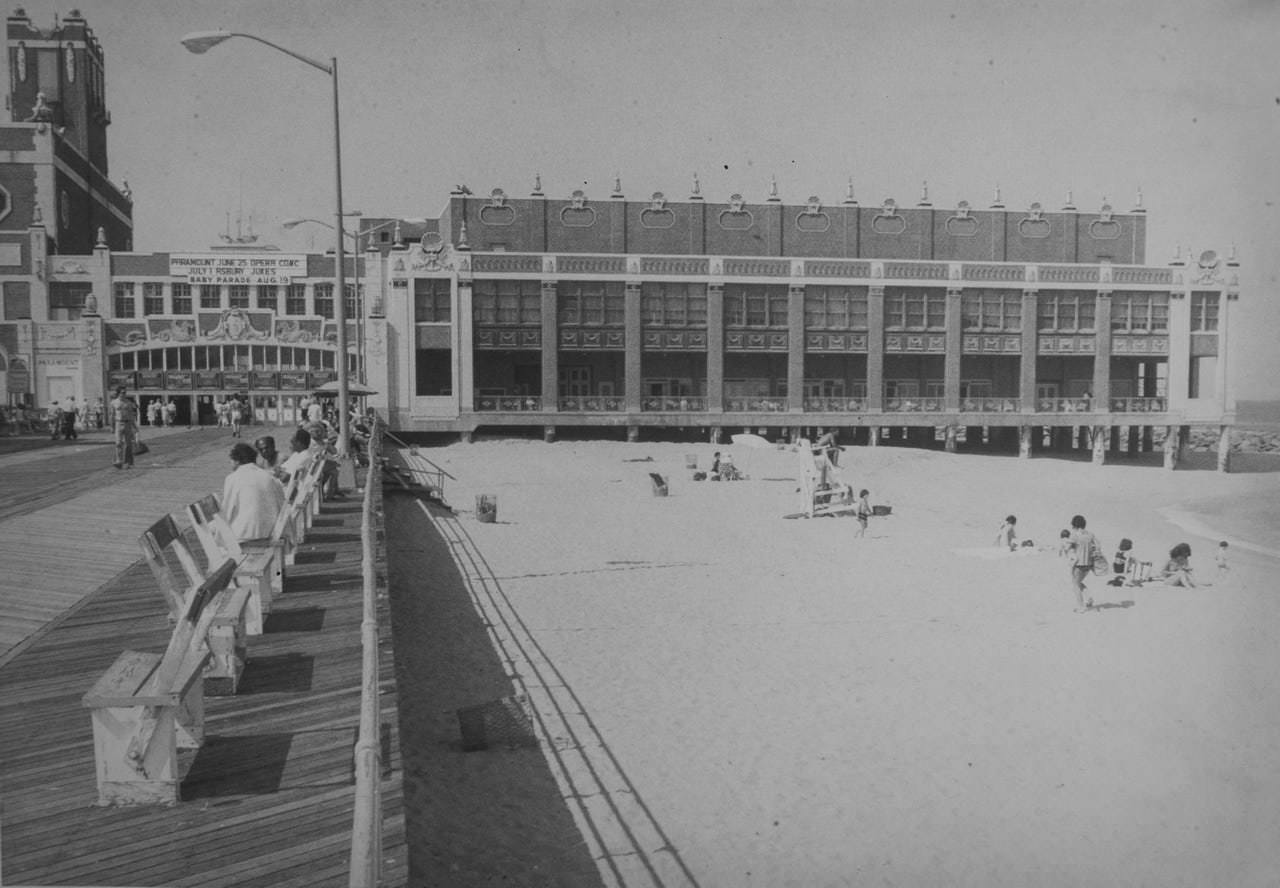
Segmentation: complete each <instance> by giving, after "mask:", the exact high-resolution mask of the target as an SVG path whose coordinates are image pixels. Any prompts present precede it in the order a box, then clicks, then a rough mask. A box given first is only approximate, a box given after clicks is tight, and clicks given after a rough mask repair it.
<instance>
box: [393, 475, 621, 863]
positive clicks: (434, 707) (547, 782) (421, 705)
mask: <svg viewBox="0 0 1280 888" xmlns="http://www.w3.org/2000/svg"><path fill="white" fill-rule="evenodd" d="M384 504H385V513H386V526H387V561H388V576H389V581H390V591H391V609H392V617H393V619H392V625H393V627H394V635H395V638H394V644H395V651H396V683H397V687H398V689H399V694H400V730H401V748H402V755H403V770H404V797H405V798H404V804H405V833H406V843H407V845H408V849H409V882H410V884H411V885H449V886H451V888H468V886H490V885H506V884H519V885H529V886H544V885H545V886H555V888H577V886H581V888H596V886H600V885H602V882H601V878H600V874H599V872H598V870H597V868H596V865H595V863H594V862H593V861H592V859H591V856H590V854H589V852H588V849H587V846H586V844H585V842H584V841H583V838H582V835H581V833H580V832H579V829H578V827H577V825H576V824H575V822H574V819H573V816H572V815H571V813H570V811H569V809H568V807H567V805H566V803H565V800H564V799H563V798H562V796H561V792H560V789H559V788H558V786H557V784H556V780H555V778H554V776H553V775H552V773H551V771H550V769H549V768H548V766H547V762H546V759H545V758H544V757H543V754H542V752H541V751H540V750H539V749H537V748H511V749H509V748H504V747H500V746H495V747H492V748H489V749H486V750H481V751H474V752H465V751H463V748H462V740H461V735H460V731H459V725H458V718H457V710H458V709H459V708H462V707H466V706H473V705H477V704H482V703H485V702H488V701H491V700H495V699H497V698H500V697H507V696H510V695H512V694H514V693H515V692H516V691H515V688H514V686H513V684H512V682H511V680H510V678H509V677H508V675H507V672H506V670H505V668H504V666H503V664H502V662H501V661H500V660H499V659H498V657H497V655H496V653H495V652H494V649H493V644H492V642H491V640H490V638H489V635H488V631H487V628H486V626H485V625H484V623H483V621H482V619H481V617H480V616H479V615H478V614H477V613H476V610H475V607H474V605H473V603H472V600H471V597H470V595H469V592H468V589H467V585H466V583H465V581H464V579H463V577H462V576H461V575H460V574H459V573H458V569H457V567H456V565H455V563H454V561H453V559H452V557H451V556H450V553H449V549H448V547H447V545H446V544H445V542H444V541H443V540H442V539H441V538H440V536H439V534H438V533H437V532H436V531H435V529H434V528H433V527H432V525H431V522H430V520H429V519H428V517H427V516H426V515H425V514H424V513H423V512H422V509H421V507H420V506H419V505H418V503H417V501H416V500H414V499H412V498H410V497H407V496H402V495H388V496H387V497H386V499H385V501H384ZM429 508H436V507H435V506H430V507H429Z"/></svg>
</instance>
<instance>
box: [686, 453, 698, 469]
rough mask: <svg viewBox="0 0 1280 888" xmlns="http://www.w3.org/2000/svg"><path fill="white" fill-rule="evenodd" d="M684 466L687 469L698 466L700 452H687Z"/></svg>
mask: <svg viewBox="0 0 1280 888" xmlns="http://www.w3.org/2000/svg"><path fill="white" fill-rule="evenodd" d="M684 467H685V468H686V469H696V468H697V467H698V454H696V453H686V454H685V455H684Z"/></svg>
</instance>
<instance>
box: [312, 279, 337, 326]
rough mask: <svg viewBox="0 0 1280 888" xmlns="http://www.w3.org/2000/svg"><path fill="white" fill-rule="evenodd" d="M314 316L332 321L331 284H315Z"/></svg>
mask: <svg viewBox="0 0 1280 888" xmlns="http://www.w3.org/2000/svg"><path fill="white" fill-rule="evenodd" d="M315 298H316V314H318V315H320V317H322V318H329V319H330V320H332V319H333V284H316V287H315Z"/></svg>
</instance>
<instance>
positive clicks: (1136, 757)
mask: <svg viewBox="0 0 1280 888" xmlns="http://www.w3.org/2000/svg"><path fill="white" fill-rule="evenodd" d="M716 449H719V450H722V451H723V450H733V453H734V458H735V460H736V462H737V464H738V466H739V467H740V468H741V469H743V470H745V471H746V472H747V473H748V475H749V476H750V479H749V480H747V481H742V482H735V483H712V482H708V481H703V482H694V481H692V480H691V475H692V472H691V471H690V470H688V469H687V468H686V455H687V454H695V455H696V456H697V458H698V461H699V465H700V466H701V467H704V468H705V466H706V465H708V464H709V462H710V460H711V455H712V453H713V451H714V450H716ZM423 453H424V454H425V455H426V456H427V457H429V458H430V459H431V460H433V461H434V462H436V463H437V464H438V465H440V466H441V467H442V468H444V469H446V470H447V471H448V472H450V473H451V474H452V475H454V476H455V477H456V479H457V480H456V481H450V482H448V484H447V486H446V495H447V499H448V501H449V503H450V504H451V505H452V506H454V508H455V510H456V515H455V516H454V517H452V518H448V519H443V520H441V519H435V521H434V524H433V527H434V530H435V532H436V533H437V534H441V535H442V536H443V538H444V539H445V543H446V544H445V545H440V544H439V542H438V541H437V542H436V543H433V544H432V548H431V552H430V553H429V554H430V558H432V559H434V560H433V561H432V563H433V564H435V565H438V571H439V572H440V573H441V574H443V573H444V572H446V571H447V570H454V571H456V573H457V575H458V576H459V577H460V578H461V581H462V587H464V588H465V589H466V590H467V593H468V594H469V595H470V596H471V605H472V607H473V609H474V612H473V613H471V614H466V613H464V611H465V610H466V608H463V609H462V610H460V611H458V612H457V613H455V614H453V615H452V616H451V617H449V618H450V619H457V620H463V619H466V620H472V619H475V620H478V622H476V623H475V625H476V626H487V630H486V629H478V630H476V631H477V632H478V633H480V634H475V635H473V636H472V639H473V641H476V642H477V643H479V644H482V645H484V644H487V645H488V646H489V647H490V648H491V650H490V652H489V653H490V654H491V659H492V663H494V664H498V666H496V667H494V672H495V675H494V677H493V678H494V680H493V681H492V682H491V683H490V686H489V687H487V688H486V689H484V693H488V694H489V695H491V696H496V695H500V694H501V693H502V688H503V687H504V686H509V687H510V688H511V689H512V690H513V691H514V692H515V693H524V694H526V695H527V696H528V697H529V699H530V701H531V704H532V705H533V707H534V708H535V710H536V712H535V714H536V716H537V718H536V724H537V728H538V730H539V732H540V738H541V741H542V742H541V743H540V744H539V747H538V748H537V749H533V750H529V749H526V750H518V751H514V750H513V751H503V750H489V751H484V752H477V753H461V752H458V751H457V750H456V749H452V748H451V749H450V751H449V753H448V755H449V756H452V758H451V759H450V761H451V762H452V764H453V765H454V766H457V767H466V768H467V769H468V770H469V771H470V772H471V773H470V776H469V777H468V778H467V779H453V780H451V779H450V778H447V777H443V776H441V774H440V773H439V772H437V773H435V774H434V775H432V774H427V773H426V770H428V766H426V765H421V766H415V765H414V758H413V754H412V752H410V751H408V750H406V756H405V760H406V775H405V777H406V783H407V784H408V786H407V787H406V800H407V804H410V805H413V804H415V802H414V798H415V795H414V793H413V790H412V786H413V785H414V784H415V782H416V783H417V784H419V789H422V788H423V785H424V781H426V782H429V783H430V785H431V792H430V793H427V792H425V791H424V792H421V793H419V794H418V795H417V796H416V799H417V801H416V805H417V807H418V813H417V814H416V815H415V814H414V813H412V812H411V813H410V815H409V828H410V830H412V829H413V828H414V824H415V818H416V822H419V823H422V822H427V821H428V820H430V819H431V818H433V817H434V818H435V819H436V820H441V819H447V816H442V815H441V814H440V813H438V812H437V813H436V814H432V813H431V811H429V810H427V811H424V810H423V807H424V806H426V807H427V808H431V807H433V806H440V807H441V808H442V809H443V808H445V807H447V805H448V804H449V802H450V800H449V799H448V797H447V792H446V791H445V790H444V789H443V787H446V786H448V785H452V786H454V787H455V788H456V790H457V792H458V793H462V792H464V791H466V790H467V789H468V788H469V789H471V790H474V789H475V788H476V785H477V784H476V781H478V780H482V774H483V771H484V769H485V768H487V767H488V768H491V767H496V766H485V765H481V764H479V762H478V758H479V757H489V759H488V760H489V761H490V762H495V761H500V760H502V757H503V756H507V758H506V760H505V761H506V766H507V767H511V766H514V767H517V768H520V767H524V768H529V769H535V770H537V769H544V770H545V772H546V773H547V774H549V775H550V777H551V778H552V779H554V781H555V785H556V786H557V787H558V788H559V794H560V796H561V797H562V798H563V799H564V801H563V806H562V810H561V811H560V812H558V813H557V812H552V813H556V815H557V816H559V817H560V818H561V819H563V818H564V809H567V811H568V813H569V815H571V816H572V819H573V822H574V823H576V825H577V830H578V834H579V835H578V836H574V837H572V839H565V841H566V842H567V843H568V844H569V845H572V844H574V843H575V842H579V843H580V847H579V848H578V849H577V851H575V852H574V854H573V855H570V856H572V857H573V860H572V863H570V864H566V866H573V867H578V868H579V869H578V870H577V871H575V875H574V878H572V879H570V878H568V876H567V874H563V878H560V879H557V877H556V875H555V874H554V873H550V872H544V873H542V874H540V875H529V873H528V871H525V873H524V874H523V875H519V874H515V873H507V872H505V870H504V867H505V866H509V865H511V864H509V863H507V862H504V861H514V860H518V856H517V857H511V858H505V857H504V856H503V854H501V853H498V852H497V851H494V852H493V853H492V854H491V855H490V859H489V861H488V862H487V863H485V864H475V863H474V862H473V863H471V864H469V865H467V864H465V863H464V862H462V861H461V855H463V854H465V853H466V850H465V847H464V848H462V849H460V850H457V851H454V850H451V849H450V847H449V845H448V843H449V836H448V835H447V833H437V834H436V835H433V836H419V837H418V840H417V841H418V843H419V854H429V855H430V856H432V857H433V859H434V860H435V861H436V862H437V863H439V865H440V866H442V867H444V868H445V869H449V868H450V867H452V870H450V871H452V872H454V873H458V872H460V871H464V870H465V871H470V872H471V873H472V876H471V877H470V878H471V880H470V881H468V880H467V879H466V878H463V877H462V876H459V877H458V878H457V879H454V880H453V881H451V882H450V884H476V885H479V884H494V883H495V882H493V881H492V880H493V879H494V878H499V877H507V878H509V879H510V880H511V881H510V884H529V885H541V884H546V885H558V884H591V883H595V884H606V885H613V884H616V885H628V886H635V885H663V886H674V885H700V886H703V888H712V886H767V888H780V886H797V888H810V886H828V885H830V886H839V885H872V884H874V885H943V884H946V885H975V886H976V885H983V886H990V885H1009V886H1026V885H1161V886H1175V885H1187V886H1193V885H1195V886H1200V885H1208V884H1220V885H1228V884H1229V885H1238V886H1249V885H1268V884H1274V874H1275V873H1276V872H1280V851H1278V850H1277V849H1276V847H1275V843H1274V838H1275V836H1276V835H1277V834H1280V730H1277V728H1280V702H1278V701H1277V699H1276V695H1275V691H1274V688H1275V687H1276V686H1277V685H1278V684H1280V653H1278V652H1277V647H1276V645H1275V644H1274V641H1273V639H1272V637H1271V636H1272V627H1274V626H1275V625H1277V624H1280V620H1278V618H1280V604H1277V598H1276V597H1275V595H1274V587H1275V583H1274V580H1273V579H1272V575H1273V573H1274V571H1275V569H1276V567H1277V557H1278V556H1280V522H1278V521H1277V520H1276V519H1277V515H1276V511H1275V510H1276V506H1275V505H1274V504H1275V503H1276V502H1277V501H1278V498H1277V494H1278V493H1280V460H1278V459H1275V458H1274V457H1270V456H1269V455H1250V456H1249V458H1248V461H1247V465H1245V466H1244V467H1245V468H1246V469H1247V471H1245V472H1241V473H1239V474H1228V475H1223V474H1219V473H1216V472H1213V471H1194V470H1193V471H1181V470H1180V471H1176V472H1167V471H1165V470H1163V469H1162V468H1160V467H1158V466H1157V465H1155V464H1153V463H1151V462H1148V463H1147V464H1144V465H1132V464H1125V463H1124V462H1122V461H1118V462H1117V463H1116V464H1113V465H1107V466H1103V467H1095V466H1093V465H1091V464H1089V463H1087V462H1080V461H1073V460H1067V459H1055V458H1037V459H1034V460H1018V459H1016V458H1012V457H1005V456H990V455H975V454H960V455H954V454H945V453H941V452H934V451H921V450H913V449H906V448H893V447H879V448H867V447H858V448H848V449H846V450H845V452H844V453H843V455H842V460H841V463H842V465H841V468H842V472H843V477H844V480H845V481H847V482H849V483H852V484H853V485H854V486H855V488H858V487H866V488H868V489H869V490H870V491H871V500H872V502H873V503H877V504H887V505H891V506H892V514H891V515H890V516H888V517H883V518H873V519H872V521H871V526H870V531H869V534H868V537H867V538H865V539H855V538H854V536H853V534H854V530H855V529H856V526H857V525H856V522H855V521H854V520H853V519H852V518H816V519H804V518H800V519H794V518H793V519H788V518H786V517H784V516H787V515H794V514H795V513H797V512H800V511H802V505H803V504H802V503H801V501H800V494H799V493H798V492H797V488H798V487H799V463H798V459H799V457H798V456H797V455H796V454H795V453H793V452H789V451H781V450H749V451H748V450H741V449H737V448H733V447H727V446H722V447H718V448H717V447H713V446H711V445H708V444H687V443H686V444H675V443H631V444H627V443H622V442H572V441H564V442H560V443H554V444H547V443H543V442H540V441H528V440H493V441H478V442H476V443H472V444H469V445H463V444H456V445H451V446H448V447H441V448H430V449H425V448H424V450H423ZM640 460H651V461H640ZM650 472H657V473H660V474H662V475H664V476H667V477H668V479H669V485H670V495H669V496H666V497H658V496H654V495H653V492H652V485H651V481H650V477H649V473H650ZM482 493H483V494H491V495H495V496H497V498H498V515H497V519H498V520H497V522H496V523H493V524H481V523H478V522H477V521H476V520H475V515H474V512H473V509H474V502H475V497H476V495H477V494H482ZM1010 513H1012V514H1015V515H1017V517H1018V530H1019V535H1020V536H1021V537H1022V538H1030V539H1032V540H1033V541H1034V542H1035V543H1036V544H1037V547H1036V548H1035V549H1034V550H1028V551H1026V552H1022V553H1019V554H1016V555H1008V556H995V555H993V545H992V544H993V540H994V537H995V533H996V529H997V527H998V526H999V524H1000V522H1001V520H1002V519H1003V518H1004V516H1005V515H1006V514H1010ZM1077 513H1080V514H1083V515H1085V516H1086V517H1087V518H1088V520H1089V529H1090V530H1092V531H1094V532H1095V534H1096V535H1097V536H1098V538H1099V541H1100V542H1101V544H1102V546H1103V547H1104V549H1105V550H1106V551H1107V553H1108V554H1110V553H1111V552H1112V551H1114V550H1115V547H1116V544H1117V543H1118V541H1119V539H1120V538H1121V537H1129V538H1130V539H1132V540H1133V541H1134V544H1135V546H1134V548H1135V551H1136V552H1137V554H1138V555H1139V557H1141V558H1144V559H1148V560H1151V561H1153V562H1156V563H1157V566H1158V565H1159V563H1160V562H1161V561H1162V559H1163V557H1164V556H1165V554H1166V553H1167V551H1168V549H1169V548H1170V547H1171V546H1172V545H1174V544H1175V543H1177V542H1180V541H1187V542H1189V543H1190V544H1191V546H1192V549H1193V557H1192V564H1193V565H1194V566H1195V567H1196V573H1197V575H1198V576H1199V577H1200V578H1201V579H1202V580H1208V581H1215V576H1214V574H1215V571H1214V564H1213V550H1214V548H1215V547H1216V544H1217V541H1218V540H1219V539H1226V540H1229V541H1230V543H1231V550H1230V553H1231V555H1230V564H1231V571H1230V574H1229V575H1228V577H1227V578H1226V579H1225V580H1222V581H1216V582H1214V585H1212V586H1207V587H1202V588H1196V589H1174V588H1168V587H1165V586H1163V585H1160V584H1158V583H1157V584H1148V585H1145V586H1142V587H1136V588H1116V587H1108V586H1107V585H1105V581H1104V580H1105V578H1093V579H1092V580H1091V581H1090V591H1091V593H1092V594H1093V597H1094V598H1095V600H1096V601H1097V602H1098V604H1099V605H1100V606H1099V608H1098V609H1097V610H1096V611H1093V612H1089V613H1085V614H1076V613H1073V612H1072V608H1073V604H1074V601H1073V597H1072V594H1071V591H1070V588H1069V585H1068V579H1067V567H1066V565H1065V562H1064V561H1063V560H1062V559H1060V558H1059V557H1058V556H1057V554H1056V551H1055V550H1056V544H1057V537H1058V533H1059V531H1060V530H1061V529H1062V528H1064V527H1066V526H1067V524H1068V522H1069V520H1070V518H1071V516H1072V515H1073V514H1077ZM424 521H425V519H424ZM395 545H396V544H395V541H394V539H393V541H392V561H393V565H392V570H393V574H394V572H395V564H394V562H395V560H396V552H395ZM414 548H419V549H421V548H422V547H419V546H415V547H414ZM447 558H452V559H454V561H455V564H453V565H446V564H445V559H447ZM457 565H460V566H457ZM433 570H435V568H433ZM412 582H416V583H417V584H418V585H419V586H420V587H421V589H420V590H419V591H420V592H421V594H422V595H425V596H430V595H431V594H432V586H433V584H434V583H435V582H436V581H435V580H432V579H429V578H425V577H423V578H418V579H416V580H413V581H412ZM393 583H394V577H393ZM400 646H401V640H400V639H399V638H398V639H397V647H398V648H399V647H400ZM469 656H472V657H475V656H477V655H476V654H475V653H474V652H472V653H471V654H470V655H469ZM423 668H436V669H448V668H450V667H448V666H446V665H443V664H442V663H441V662H440V661H439V660H438V659H437V661H436V664H435V666H434V667H431V666H424V667H423ZM497 671H502V672H504V673H505V674H503V675H497V674H496V673H497ZM512 676H514V678H513V677H512ZM401 680H402V682H403V681H406V680H407V681H409V682H411V683H412V684H413V685H421V684H426V683H430V682H431V681H432V677H431V676H426V675H411V676H408V677H407V679H406V677H404V676H402V679H401ZM504 682H506V685H504ZM402 693H404V689H402ZM409 693H414V691H413V689H412V687H411V688H410V690H409ZM481 697H483V693H481V691H480V690H477V691H476V699H472V700H466V699H457V698H455V699H450V700H448V701H445V702H447V703H448V704H449V705H450V706H462V705H466V704H467V703H469V702H472V703H474V702H479V701H480V698H481ZM433 706H434V708H433V710H432V713H433V719H434V720H433V722H432V728H431V730H434V731H435V732H437V734H438V737H437V751H439V750H441V749H444V748H445V747H446V746H448V744H449V743H450V742H453V743H454V745H455V746H456V738H455V739H454V740H453V741H450V739H449V737H448V736H447V734H448V732H449V731H450V730H452V731H453V732H454V733H455V734H456V731H457V728H456V723H451V722H450V720H449V718H448V717H447V715H448V713H446V711H445V708H444V706H443V704H442V703H441V701H440V700H438V699H437V700H435V701H434V702H433ZM406 742H408V741H406ZM520 763H523V764H520ZM437 764H438V762H437ZM431 767H435V766H434V765H433V766H431ZM508 779H509V777H508ZM468 781H471V782H470V784H468ZM587 784H590V786H589V787H588V788H589V789H591V791H590V792H587V791H585V790H584V786H586V785H587ZM442 793H443V795H442ZM546 795H547V793H542V794H541V795H540V796H539V797H540V798H541V799H542V801H541V802H539V803H537V804H543V805H544V806H545V804H546ZM566 796H567V797H568V798H564V797H566ZM593 800H594V801H593ZM601 800H603V803H602V801H601ZM513 805H514V808H513V810H512V811H511V812H510V817H511V821H512V822H513V823H518V822H520V821H521V818H525V819H528V817H529V816H531V813H532V812H534V811H535V810H536V804H535V803H534V802H530V803H529V807H528V808H521V807H520V805H519V803H518V801H517V802H513ZM545 813H546V812H544V814H545ZM558 829H559V830H560V832H561V833H563V826H561V827H558ZM411 842H412V840H411ZM423 849H426V850H425V851H424V850H423ZM584 854H585V855H586V856H587V857H589V858H590V859H593V860H595V862H596V867H597V870H598V873H597V874H596V878H595V879H593V878H591V877H589V876H588V875H587V874H585V873H583V872H581V870H580V866H581V861H582V859H584V858H583V855H584ZM575 855H576V856H575ZM421 859H423V858H421V857H420V860H421ZM468 867H470V868H468ZM419 873H420V874H421V873H422V867H421V866H420V867H419Z"/></svg>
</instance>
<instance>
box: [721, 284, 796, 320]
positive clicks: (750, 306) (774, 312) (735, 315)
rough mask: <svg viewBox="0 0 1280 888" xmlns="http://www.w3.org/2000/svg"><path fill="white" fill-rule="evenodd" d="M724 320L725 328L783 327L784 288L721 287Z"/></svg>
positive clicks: (753, 286)
mask: <svg viewBox="0 0 1280 888" xmlns="http://www.w3.org/2000/svg"><path fill="white" fill-rule="evenodd" d="M724 319H725V326H728V327H763V328H773V329H783V330H785V329H786V327H787V288H786V287H785V286H779V285H777V284H725V287H724Z"/></svg>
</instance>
